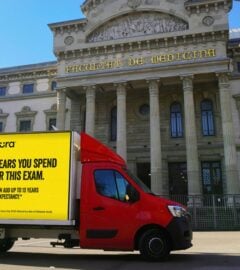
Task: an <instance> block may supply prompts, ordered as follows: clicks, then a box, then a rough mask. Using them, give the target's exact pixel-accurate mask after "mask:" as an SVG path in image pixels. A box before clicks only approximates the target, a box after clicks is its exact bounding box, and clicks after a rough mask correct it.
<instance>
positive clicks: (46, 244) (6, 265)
mask: <svg viewBox="0 0 240 270" xmlns="http://www.w3.org/2000/svg"><path fill="white" fill-rule="evenodd" d="M50 241H51V240H49V239H35V240H28V241H23V240H21V241H18V242H16V243H15V245H14V247H13V248H12V249H11V251H9V252H8V253H6V254H0V270H13V269H14V270H46V269H59V270H60V269H61V270H63V269H64V270H68V269H70V270H76V269H82V270H130V269H131V270H135V269H137V270H146V269H147V270H155V269H156V270H157V269H158V270H166V269H167V270H173V269H174V270H183V269H184V270H188V269H189V270H192V269H196V270H208V269H210V270H239V269H240V232H195V233H194V240H193V247H192V248H190V249H188V250H185V251H175V252H172V254H171V256H170V257H169V260H168V261H166V262H157V263H149V262H145V261H143V260H142V259H141V257H140V256H139V254H138V252H134V253H132V252H127V253H126V252H104V251H101V250H81V249H80V248H74V249H64V248H63V247H55V248H52V247H51V246H50Z"/></svg>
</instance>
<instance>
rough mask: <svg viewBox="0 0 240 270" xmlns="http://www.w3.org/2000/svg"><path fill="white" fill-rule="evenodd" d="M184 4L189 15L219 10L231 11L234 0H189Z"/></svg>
mask: <svg viewBox="0 0 240 270" xmlns="http://www.w3.org/2000/svg"><path fill="white" fill-rule="evenodd" d="M184 6H185V8H186V10H187V12H188V15H191V14H200V13H209V12H218V11H219V10H225V11H226V12H229V11H230V9H231V8H232V0H207V1H206V0H198V1H196V0H195V1H194V0H188V1H186V2H185V3H184Z"/></svg>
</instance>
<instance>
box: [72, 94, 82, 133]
mask: <svg viewBox="0 0 240 270" xmlns="http://www.w3.org/2000/svg"><path fill="white" fill-rule="evenodd" d="M80 109H81V102H80V98H79V97H78V96H74V97H72V98H71V118H70V129H71V130H74V131H77V132H80V131H81V111H80Z"/></svg>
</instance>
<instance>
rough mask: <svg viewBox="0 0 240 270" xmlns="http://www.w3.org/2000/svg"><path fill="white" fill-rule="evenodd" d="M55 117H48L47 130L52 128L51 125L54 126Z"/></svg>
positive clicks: (55, 122)
mask: <svg viewBox="0 0 240 270" xmlns="http://www.w3.org/2000/svg"><path fill="white" fill-rule="evenodd" d="M56 124H57V119H56V118H50V119H49V122H48V130H54V129H53V127H56Z"/></svg>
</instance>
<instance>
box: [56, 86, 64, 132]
mask: <svg viewBox="0 0 240 270" xmlns="http://www.w3.org/2000/svg"><path fill="white" fill-rule="evenodd" d="M65 119H66V89H65V88H64V89H58V90H57V129H58V130H65Z"/></svg>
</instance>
